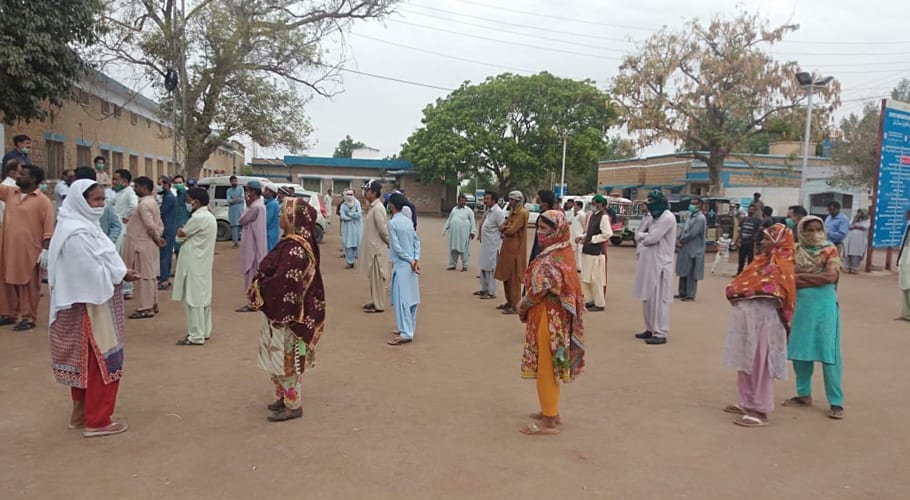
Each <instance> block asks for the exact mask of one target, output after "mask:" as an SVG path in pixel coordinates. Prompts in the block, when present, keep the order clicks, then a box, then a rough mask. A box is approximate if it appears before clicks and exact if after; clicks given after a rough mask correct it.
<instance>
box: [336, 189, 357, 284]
mask: <svg viewBox="0 0 910 500" xmlns="http://www.w3.org/2000/svg"><path fill="white" fill-rule="evenodd" d="M344 198H345V200H344V202H342V203H341V210H340V213H339V217H340V218H341V241H342V243H343V244H344V258H345V260H346V262H347V263H348V265H349V266H353V265H354V263H355V262H356V261H357V257H359V249H360V240H361V239H362V238H363V221H362V219H363V208H361V206H360V201H358V200H357V199H356V198H354V194H353V192H351V193H350V194H347V191H345V195H344Z"/></svg>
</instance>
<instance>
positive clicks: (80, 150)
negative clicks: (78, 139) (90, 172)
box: [76, 146, 92, 167]
mask: <svg viewBox="0 0 910 500" xmlns="http://www.w3.org/2000/svg"><path fill="white" fill-rule="evenodd" d="M91 164H92V148H90V147H88V146H76V166H77V167H87V166H89V165H91Z"/></svg>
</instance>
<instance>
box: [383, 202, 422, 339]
mask: <svg viewBox="0 0 910 500" xmlns="http://www.w3.org/2000/svg"><path fill="white" fill-rule="evenodd" d="M389 259H390V260H391V261H392V293H391V303H392V305H393V306H394V307H395V322H396V324H397V326H398V332H399V333H398V335H399V337H401V338H402V339H405V340H413V339H414V333H415V331H416V330H417V306H419V305H420V279H419V275H418V274H417V273H416V272H414V269H413V268H412V267H411V263H412V262H413V261H415V260H416V261H419V260H420V238H418V237H417V231H416V230H415V229H414V225H413V222H412V221H411V220H410V219H408V218H407V217H405V215H404V213H402V212H398V213H396V214H395V215H393V216H392V219H391V220H390V221H389Z"/></svg>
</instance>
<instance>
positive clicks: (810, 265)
mask: <svg viewBox="0 0 910 500" xmlns="http://www.w3.org/2000/svg"><path fill="white" fill-rule="evenodd" d="M812 221H817V222H818V223H819V224H821V225H822V227H823V228H824V227H825V222H824V221H823V220H822V219H821V218H820V217H816V216H814V215H807V216H806V217H803V218H802V220H800V221H799V225H798V226H797V227H796V232H797V233H799V246H797V247H796V272H798V273H822V272H824V271H825V270H826V269H828V268H833V269H834V270H835V271H837V272H840V269H841V259H840V254H839V253H838V251H837V246H835V245H834V243H831V242H830V241H828V239H827V237H826V236H824V233H822V235H818V234H817V233H813V234H809V233H807V232H806V225H807V224H809V223H810V222H812Z"/></svg>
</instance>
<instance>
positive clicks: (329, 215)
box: [322, 189, 332, 224]
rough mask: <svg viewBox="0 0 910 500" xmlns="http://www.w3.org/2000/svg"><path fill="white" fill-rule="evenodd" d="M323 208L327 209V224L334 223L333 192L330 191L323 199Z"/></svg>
mask: <svg viewBox="0 0 910 500" xmlns="http://www.w3.org/2000/svg"><path fill="white" fill-rule="evenodd" d="M322 206H323V207H325V223H326V224H331V223H332V190H331V189H329V190H328V191H326V192H325V196H323V197H322Z"/></svg>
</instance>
